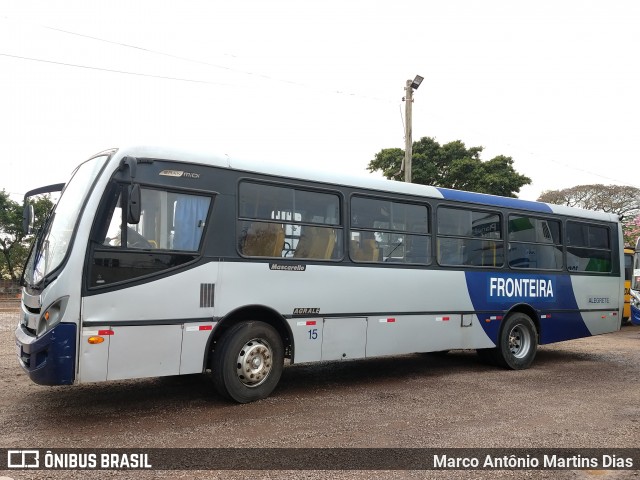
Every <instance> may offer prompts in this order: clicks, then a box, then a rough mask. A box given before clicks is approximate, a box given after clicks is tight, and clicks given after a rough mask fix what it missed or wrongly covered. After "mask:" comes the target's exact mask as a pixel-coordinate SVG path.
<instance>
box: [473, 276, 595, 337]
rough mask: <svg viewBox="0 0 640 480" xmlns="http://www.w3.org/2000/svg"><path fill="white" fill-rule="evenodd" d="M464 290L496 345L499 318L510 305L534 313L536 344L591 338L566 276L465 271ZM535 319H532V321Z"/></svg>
mask: <svg viewBox="0 0 640 480" xmlns="http://www.w3.org/2000/svg"><path fill="white" fill-rule="evenodd" d="M465 277H466V281H467V289H468V291H469V296H470V297H471V302H472V303H473V307H474V309H475V310H476V311H479V312H489V313H480V314H478V320H479V321H480V324H481V325H482V328H483V329H484V331H485V333H486V334H487V336H488V337H489V338H490V339H491V340H492V341H493V342H494V343H497V340H498V334H499V331H500V325H501V324H502V322H501V321H498V320H499V319H501V316H500V315H503V314H504V312H507V311H509V310H511V309H512V308H513V306H514V305H518V304H527V305H530V306H531V307H532V308H533V309H535V310H536V312H538V321H539V322H540V332H539V333H540V344H547V343H553V342H560V341H563V340H570V339H573V338H582V337H589V336H591V332H589V329H588V328H587V326H586V324H585V323H584V320H583V319H582V316H581V315H580V312H579V310H578V303H577V301H576V297H575V294H574V292H573V287H572V284H571V276H570V275H539V274H507V273H498V272H474V271H471V272H465ZM534 320H535V319H534Z"/></svg>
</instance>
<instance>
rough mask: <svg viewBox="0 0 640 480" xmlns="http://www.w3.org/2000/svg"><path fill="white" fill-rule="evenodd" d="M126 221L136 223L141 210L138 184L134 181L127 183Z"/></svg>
mask: <svg viewBox="0 0 640 480" xmlns="http://www.w3.org/2000/svg"><path fill="white" fill-rule="evenodd" d="M127 198H128V205H127V223H130V224H132V225H137V224H138V223H140V212H141V211H142V204H141V196H140V185H138V184H137V183H134V184H133V185H129V194H128V195H127Z"/></svg>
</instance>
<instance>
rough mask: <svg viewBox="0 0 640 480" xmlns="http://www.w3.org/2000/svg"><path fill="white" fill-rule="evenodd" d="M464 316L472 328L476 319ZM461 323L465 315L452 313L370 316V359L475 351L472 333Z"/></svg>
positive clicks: (468, 325) (368, 353) (368, 335)
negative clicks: (408, 354) (446, 351)
mask: <svg viewBox="0 0 640 480" xmlns="http://www.w3.org/2000/svg"><path fill="white" fill-rule="evenodd" d="M464 317H465V322H466V324H467V327H471V322H472V320H471V317H473V316H472V315H465V316H464ZM462 320H463V315H461V314H459V313H453V312H449V313H447V312H445V313H441V314H436V315H404V316H397V317H370V318H369V322H368V328H367V357H371V356H378V355H395V354H402V353H413V352H432V351H439V350H451V349H455V348H474V347H472V345H473V344H474V343H473V335H472V330H471V329H470V328H466V327H465V326H463V324H462Z"/></svg>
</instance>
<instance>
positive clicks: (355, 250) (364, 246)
mask: <svg viewBox="0 0 640 480" xmlns="http://www.w3.org/2000/svg"><path fill="white" fill-rule="evenodd" d="M351 258H353V259H354V260H355V261H357V262H378V261H379V260H380V249H379V248H378V244H377V243H376V241H375V240H374V239H363V240H360V241H359V242H358V241H357V240H352V241H351Z"/></svg>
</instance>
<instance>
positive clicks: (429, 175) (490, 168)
mask: <svg viewBox="0 0 640 480" xmlns="http://www.w3.org/2000/svg"><path fill="white" fill-rule="evenodd" d="M481 153H482V147H471V148H467V147H466V146H465V144H464V143H463V142H461V141H460V140H456V141H454V142H450V143H447V144H445V145H440V144H439V143H438V142H436V141H435V140H434V139H433V138H430V137H423V138H421V139H420V140H418V141H417V142H413V150H412V156H411V163H412V168H411V178H412V182H413V183H420V184H423V185H433V186H437V187H445V188H455V189H458V190H467V191H470V192H480V193H490V194H493V195H502V196H505V197H515V196H516V194H517V193H518V192H519V191H520V188H522V187H523V186H524V185H528V184H530V183H531V179H530V178H528V177H526V176H524V175H520V174H519V173H518V172H516V171H515V170H514V169H513V159H512V158H511V157H506V156H504V155H499V156H497V157H495V158H492V159H491V160H489V161H486V162H484V161H482V160H481V159H480V154H481ZM403 158H404V150H402V149H400V148H386V149H383V150H381V151H380V152H378V153H376V155H375V157H374V159H373V160H372V161H371V162H369V165H368V167H367V169H368V170H369V171H370V172H375V171H381V172H382V174H383V175H384V176H385V177H386V178H388V179H391V180H399V181H401V180H403V179H404V173H403V172H402V171H401V170H400V168H401V165H402V160H403Z"/></svg>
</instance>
